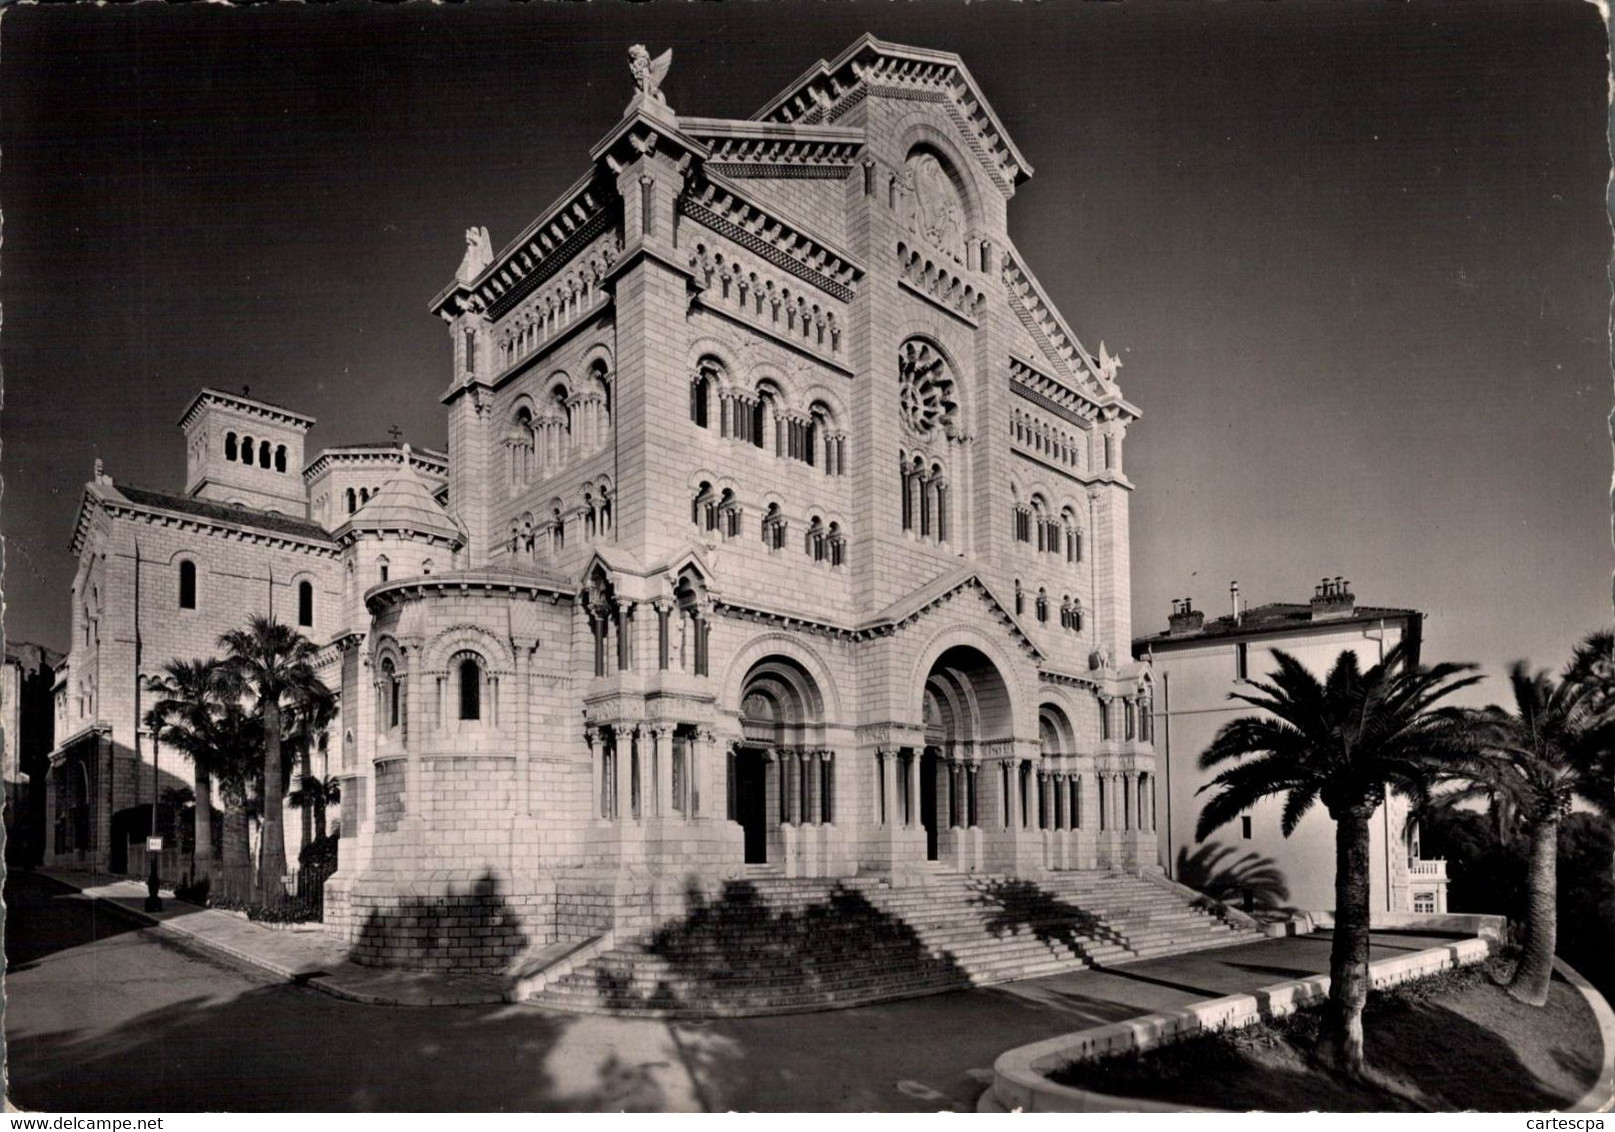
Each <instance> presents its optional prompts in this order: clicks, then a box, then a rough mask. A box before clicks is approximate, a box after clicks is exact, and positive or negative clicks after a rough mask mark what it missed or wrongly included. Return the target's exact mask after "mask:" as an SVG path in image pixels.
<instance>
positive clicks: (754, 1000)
mask: <svg viewBox="0 0 1615 1132" xmlns="http://www.w3.org/2000/svg"><path fill="white" fill-rule="evenodd" d="M685 898H686V901H687V907H688V909H689V910H688V912H687V913H686V914H685V915H684V916H683V917H682V918H681V919H679V920H677V921H675V922H673V923H670V924H667V925H665V926H663V927H661V928H658V929H657V930H656V931H655V932H653V933H652V934H651V936H650V938H649V940H648V941H646V943H645V945H644V951H645V953H646V954H648V955H650V956H653V957H654V958H655V959H656V960H659V961H660V963H659V964H657V966H658V967H659V968H660V969H661V970H662V971H663V972H664V973H663V974H662V975H661V976H660V977H658V978H657V982H656V986H655V987H654V989H646V988H645V987H644V986H643V985H642V983H640V982H638V981H637V980H636V979H635V978H634V966H633V965H626V964H623V963H620V962H619V963H616V964H613V963H611V962H609V961H608V962H603V963H601V964H599V965H598V966H597V967H596V968H595V972H594V980H595V992H596V994H597V996H598V998H599V1000H600V1001H601V1002H602V1003H604V1004H606V1005H609V1006H612V1007H615V1008H619V1009H647V1010H658V1011H669V1012H683V1011H694V1012H700V1011H702V1010H703V1009H705V1008H710V1007H717V1008H720V1009H723V1008H728V1009H747V1008H760V1007H764V1006H766V1005H767V1004H768V1001H769V1000H770V999H771V998H783V997H786V996H791V997H795V996H804V997H816V998H818V999H820V1000H822V1001H823V1003H824V1004H825V1005H831V1004H832V1003H833V1001H834V1000H835V999H836V998H837V997H843V998H844V997H846V995H847V993H848V991H849V990H853V992H854V993H855V994H856V996H857V997H872V996H873V995H874V994H876V993H878V992H879V989H880V987H879V986H878V985H876V986H873V987H871V986H870V985H868V984H858V983H857V982H856V981H857V980H859V979H864V978H867V977H869V976H875V975H882V976H886V977H889V978H890V979H892V980H896V979H899V978H900V979H902V980H903V981H904V982H905V983H915V984H921V985H923V986H924V987H925V988H927V989H946V988H956V987H966V986H969V985H970V977H969V974H968V973H967V972H966V971H964V970H963V969H962V968H961V967H960V966H959V965H958V964H957V963H955V962H954V961H953V959H952V957H951V956H949V955H947V954H946V953H944V954H941V955H938V954H935V953H934V952H933V951H932V949H931V948H929V947H928V946H927V945H926V944H925V942H924V941H923V940H921V939H920V937H919V936H918V935H917V934H915V932H914V929H912V928H911V927H909V926H908V925H907V924H905V923H904V922H903V921H902V920H899V919H897V918H895V917H893V916H891V915H889V914H887V913H886V912H883V911H881V910H880V909H879V908H877V907H875V906H874V905H873V904H871V903H870V902H869V901H868V900H867V899H866V898H865V897H864V895H863V894H862V893H860V892H858V891H856V890H854V889H850V888H847V887H844V886H841V885H837V886H835V887H834V888H833V889H831V891H830V892H829V895H828V896H827V898H826V899H825V900H824V901H822V902H819V903H814V904H809V905H806V906H805V907H802V908H801V909H799V910H798V909H781V908H777V907H774V906H772V905H770V904H769V902H768V901H767V900H766V899H765V898H764V897H763V895H762V894H761V893H759V892H758V890H757V887H756V886H755V885H753V884H751V883H750V882H748V881H730V882H728V883H727V884H725V885H724V887H723V890H722V892H721V894H720V895H719V896H718V898H717V899H716V900H710V901H709V900H708V899H707V898H706V897H705V896H704V895H703V894H702V893H701V892H700V891H699V890H698V889H696V888H694V887H693V886H692V887H691V888H690V889H689V890H688V891H687V892H686V897H685ZM608 960H609V957H608ZM792 1005H796V1006H804V1005H808V1004H805V1003H801V1002H795V1003H792Z"/></svg>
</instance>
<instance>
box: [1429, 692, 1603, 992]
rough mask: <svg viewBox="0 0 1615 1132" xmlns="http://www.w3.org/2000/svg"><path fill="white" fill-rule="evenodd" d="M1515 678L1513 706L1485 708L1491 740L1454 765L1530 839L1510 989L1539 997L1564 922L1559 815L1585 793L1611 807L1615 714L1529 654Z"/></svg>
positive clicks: (1472, 790)
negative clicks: (1520, 941)
mask: <svg viewBox="0 0 1615 1132" xmlns="http://www.w3.org/2000/svg"><path fill="white" fill-rule="evenodd" d="M1509 685H1510V687H1511V689H1512V690H1513V693H1514V711H1513V712H1508V711H1505V710H1504V709H1502V708H1499V707H1496V706H1493V707H1490V708H1487V709H1486V711H1485V712H1483V713H1480V716H1479V718H1480V720H1481V721H1482V722H1483V724H1484V726H1485V728H1486V745H1485V748H1484V749H1483V750H1481V751H1479V752H1477V753H1476V754H1475V755H1473V756H1472V757H1471V758H1469V759H1468V760H1466V761H1465V762H1464V764H1463V765H1462V767H1461V769H1459V770H1458V771H1457V772H1456V774H1457V776H1458V777H1460V778H1462V779H1463V780H1464V781H1465V782H1466V783H1467V785H1466V786H1465V787H1464V788H1462V789H1461V790H1460V791H1458V792H1457V793H1460V794H1463V793H1467V794H1470V795H1471V796H1483V797H1486V798H1488V799H1490V800H1491V802H1492V804H1493V806H1494V807H1495V808H1496V809H1497V810H1498V811H1500V812H1507V813H1511V814H1512V815H1513V820H1514V822H1516V823H1517V824H1518V826H1519V827H1520V829H1521V831H1522V832H1523V833H1524V835H1525V838H1526V841H1527V843H1528V845H1529V849H1528V855H1527V866H1526V911H1525V944H1524V949H1523V951H1522V953H1521V955H1520V963H1519V966H1518V967H1516V968H1515V969H1514V978H1513V981H1512V982H1511V983H1510V984H1509V993H1510V994H1511V995H1513V996H1514V997H1515V998H1517V999H1519V1000H1520V1001H1521V1002H1525V1003H1529V1004H1531V1005H1532V1006H1541V1005H1543V1004H1544V1003H1545V1002H1547V1000H1548V983H1549V981H1550V980H1551V979H1552V978H1553V951H1554V947H1555V945H1556V943H1557V941H1558V932H1559V923H1558V861H1559V823H1560V822H1561V821H1562V820H1563V819H1564V816H1565V815H1566V814H1567V813H1569V812H1570V805H1571V802H1572V801H1574V800H1575V798H1577V797H1578V796H1579V797H1582V798H1585V799H1586V800H1587V801H1588V802H1591V803H1592V804H1593V805H1594V806H1597V807H1599V808H1600V809H1603V810H1604V811H1605V812H1606V813H1607V812H1609V810H1610V796H1609V793H1608V791H1607V790H1606V789H1604V784H1603V781H1602V770H1603V767H1604V766H1606V765H1607V763H1608V760H1609V757H1610V751H1611V750H1612V749H1615V719H1612V718H1611V717H1610V716H1609V715H1608V714H1607V713H1604V712H1601V711H1598V710H1596V708H1595V700H1596V698H1597V696H1596V692H1595V691H1594V690H1592V689H1591V688H1590V687H1589V686H1588V685H1587V684H1583V683H1578V682H1577V681H1575V680H1573V679H1570V678H1566V679H1564V680H1557V681H1556V680H1554V678H1553V677H1552V676H1550V675H1549V674H1548V673H1547V672H1546V671H1543V672H1537V673H1535V674H1533V673H1532V672H1531V671H1530V669H1529V668H1528V667H1527V666H1526V664H1525V662H1524V661H1515V662H1514V664H1513V666H1512V667H1511V668H1510V669H1509Z"/></svg>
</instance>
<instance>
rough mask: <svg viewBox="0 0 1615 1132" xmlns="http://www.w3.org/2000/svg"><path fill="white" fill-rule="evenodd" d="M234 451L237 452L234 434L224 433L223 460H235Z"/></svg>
mask: <svg viewBox="0 0 1615 1132" xmlns="http://www.w3.org/2000/svg"><path fill="white" fill-rule="evenodd" d="M236 451H237V448H236V434H235V433H233V432H227V433H225V434H224V458H225V459H226V460H234V459H235V458H236Z"/></svg>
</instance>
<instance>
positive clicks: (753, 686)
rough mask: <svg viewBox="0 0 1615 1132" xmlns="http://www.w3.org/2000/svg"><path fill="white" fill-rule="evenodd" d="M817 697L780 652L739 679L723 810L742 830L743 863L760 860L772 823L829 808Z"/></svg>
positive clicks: (802, 819) (815, 816)
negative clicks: (736, 730) (735, 740)
mask: <svg viewBox="0 0 1615 1132" xmlns="http://www.w3.org/2000/svg"><path fill="white" fill-rule="evenodd" d="M823 729H824V698H823V696H822V695H821V693H820V691H819V686H818V684H817V683H816V682H815V681H814V679H813V677H812V676H810V675H809V674H808V672H807V670H806V669H805V668H803V667H802V665H801V664H799V663H798V662H797V661H795V660H792V659H791V658H790V657H786V656H768V657H764V658H763V659H762V660H760V661H758V662H757V663H756V664H754V665H752V667H751V669H750V671H748V672H747V673H746V679H745V681H744V682H743V683H742V684H741V692H740V731H741V736H742V739H741V742H740V743H739V745H738V746H737V747H736V748H735V750H734V754H733V757H732V759H731V762H730V765H729V818H730V820H731V821H734V822H737V823H739V825H740V826H741V828H742V829H743V830H745V860H746V863H747V864H765V863H767V862H768V860H769V856H770V854H769V846H770V843H771V842H773V841H775V840H776V838H775V835H774V831H775V830H777V829H778V827H780V826H782V825H795V824H804V823H817V822H820V821H823V820H826V815H827V814H828V812H829V801H830V784H829V781H828V779H829V775H830V770H829V765H830V764H829V763H828V762H822V761H820V760H819V759H818V758H817V751H818V748H820V747H822V746H823V743H822V739H823Z"/></svg>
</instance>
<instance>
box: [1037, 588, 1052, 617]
mask: <svg viewBox="0 0 1615 1132" xmlns="http://www.w3.org/2000/svg"><path fill="white" fill-rule="evenodd" d="M1037 619H1038V620H1039V621H1043V622H1047V621H1048V619H1049V595H1048V594H1047V593H1046V592H1045V591H1043V590H1038V591H1037Z"/></svg>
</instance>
